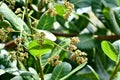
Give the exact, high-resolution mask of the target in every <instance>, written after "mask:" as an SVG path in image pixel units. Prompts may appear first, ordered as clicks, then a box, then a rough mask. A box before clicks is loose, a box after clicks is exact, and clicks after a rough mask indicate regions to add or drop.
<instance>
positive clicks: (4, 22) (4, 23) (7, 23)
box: [0, 20, 11, 28]
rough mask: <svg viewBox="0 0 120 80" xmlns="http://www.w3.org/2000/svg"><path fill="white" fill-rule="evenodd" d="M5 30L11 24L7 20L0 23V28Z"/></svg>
mask: <svg viewBox="0 0 120 80" xmlns="http://www.w3.org/2000/svg"><path fill="white" fill-rule="evenodd" d="M2 27H4V28H7V27H11V24H10V23H9V22H8V21H7V20H3V21H0V28H2Z"/></svg>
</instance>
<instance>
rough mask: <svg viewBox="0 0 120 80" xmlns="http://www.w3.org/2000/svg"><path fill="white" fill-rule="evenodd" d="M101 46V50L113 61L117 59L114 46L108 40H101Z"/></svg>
mask: <svg viewBox="0 0 120 80" xmlns="http://www.w3.org/2000/svg"><path fill="white" fill-rule="evenodd" d="M101 47H102V50H103V52H104V53H105V54H106V55H107V56H108V57H109V58H110V59H111V60H113V61H115V62H116V61H117V55H116V51H115V49H114V47H113V46H112V45H111V43H110V42H108V41H102V43H101Z"/></svg>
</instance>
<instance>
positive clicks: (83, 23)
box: [75, 13, 89, 32]
mask: <svg viewBox="0 0 120 80" xmlns="http://www.w3.org/2000/svg"><path fill="white" fill-rule="evenodd" d="M88 17H89V15H88V14H87V13H84V14H82V15H79V19H78V20H76V22H75V25H76V26H77V29H78V30H79V32H80V31H82V30H83V29H84V28H86V27H87V25H88V23H89V20H88V19H87V18H88Z"/></svg>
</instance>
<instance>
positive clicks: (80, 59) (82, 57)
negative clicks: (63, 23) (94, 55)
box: [70, 50, 88, 64]
mask: <svg viewBox="0 0 120 80" xmlns="http://www.w3.org/2000/svg"><path fill="white" fill-rule="evenodd" d="M86 56H87V54H86V53H85V52H81V51H80V50H76V51H75V52H74V53H72V55H71V57H70V59H71V60H73V61H76V62H77V63H78V64H82V63H84V62H86V61H87V60H88V59H87V57H86Z"/></svg>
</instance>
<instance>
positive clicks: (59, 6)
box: [54, 4, 67, 17]
mask: <svg viewBox="0 0 120 80" xmlns="http://www.w3.org/2000/svg"><path fill="white" fill-rule="evenodd" d="M54 8H55V11H56V12H57V14H58V15H59V16H62V17H63V16H64V14H65V13H66V11H67V8H66V7H65V6H64V5H63V4H55V6H54Z"/></svg>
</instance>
